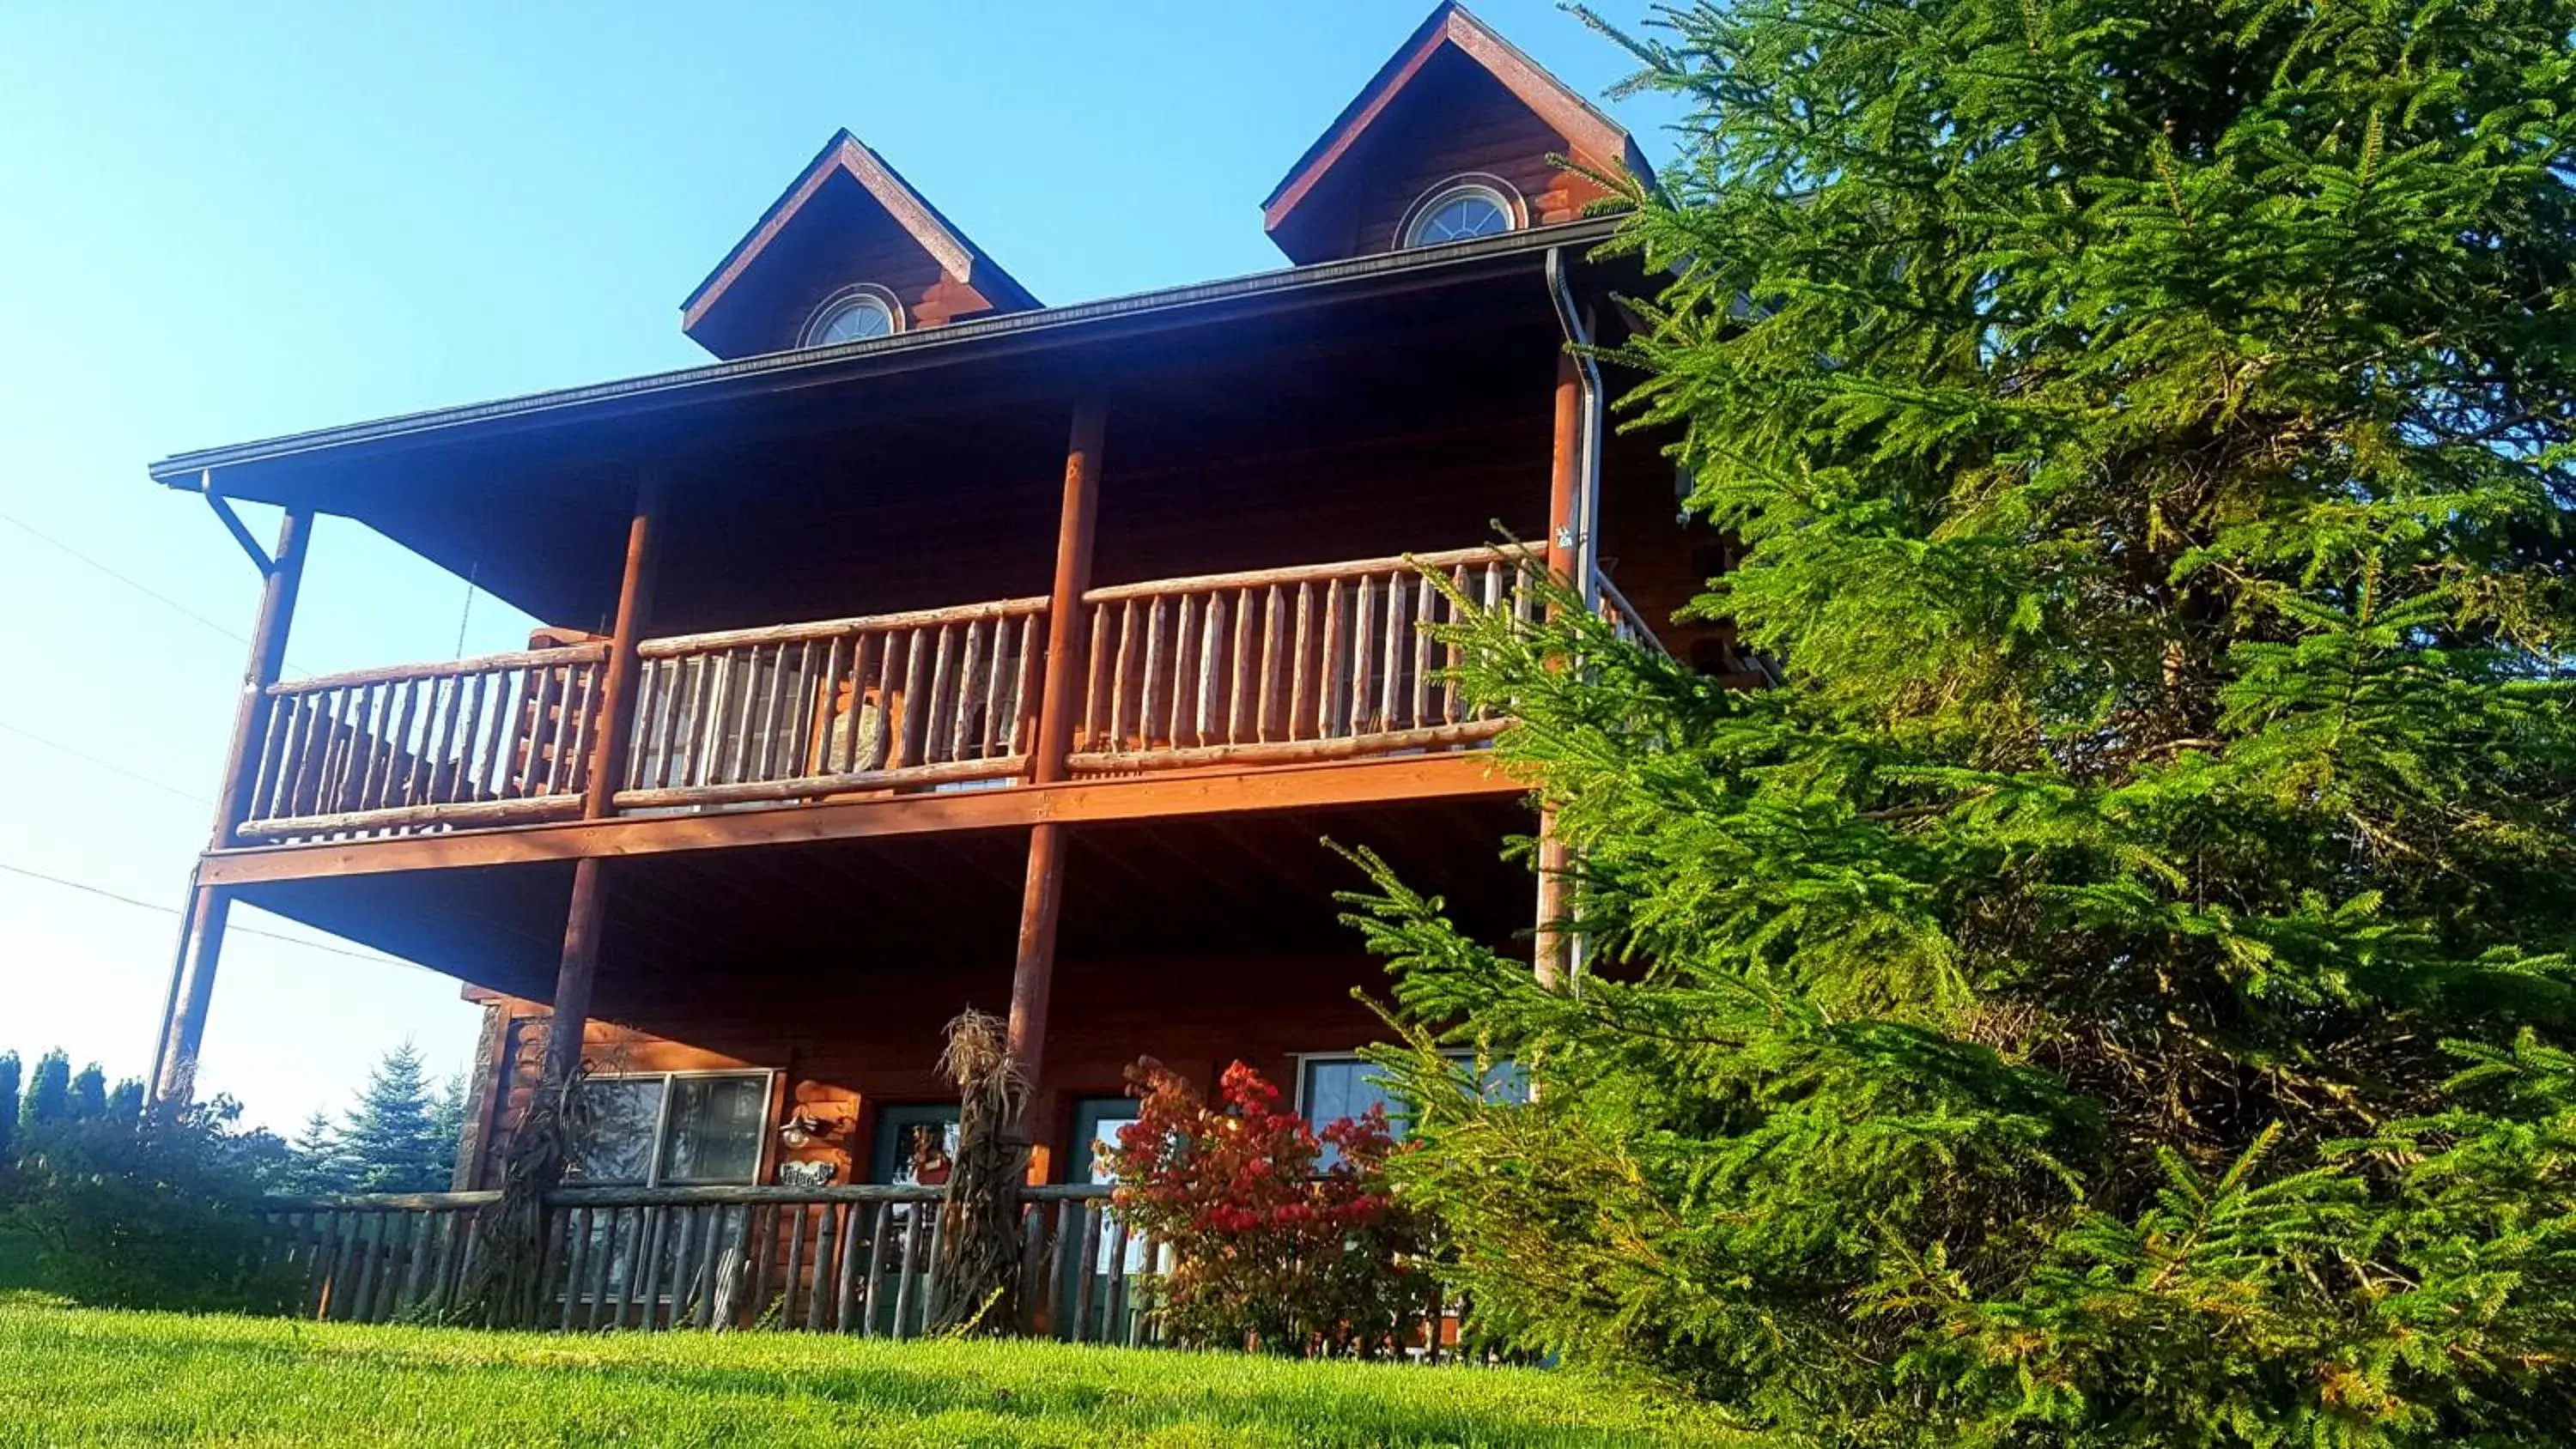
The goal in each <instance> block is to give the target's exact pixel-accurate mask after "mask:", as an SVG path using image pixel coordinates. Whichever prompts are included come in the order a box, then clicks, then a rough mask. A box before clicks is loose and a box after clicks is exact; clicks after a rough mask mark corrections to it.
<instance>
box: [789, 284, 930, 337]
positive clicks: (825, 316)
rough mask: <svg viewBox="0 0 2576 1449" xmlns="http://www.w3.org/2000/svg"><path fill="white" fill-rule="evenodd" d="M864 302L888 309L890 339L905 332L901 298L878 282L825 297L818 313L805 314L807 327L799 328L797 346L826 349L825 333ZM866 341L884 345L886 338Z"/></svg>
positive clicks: (887, 327)
mask: <svg viewBox="0 0 2576 1449" xmlns="http://www.w3.org/2000/svg"><path fill="white" fill-rule="evenodd" d="M861 298H865V299H866V300H868V301H871V302H874V303H876V304H877V305H878V306H880V307H883V308H884V309H885V314H886V336H887V337H892V336H895V335H896V334H898V333H900V332H902V331H903V330H904V326H905V321H904V315H903V301H902V299H901V298H898V297H897V296H895V294H894V293H892V292H890V291H888V290H886V289H885V288H883V287H880V286H878V285H877V284H876V283H874V282H855V283H852V284H851V285H849V286H846V287H843V288H841V289H840V290H838V291H836V292H834V293H832V295H830V296H828V297H825V298H824V299H823V300H822V301H820V302H818V303H816V304H814V310H813V311H811V312H808V313H806V314H805V325H804V326H803V327H800V328H798V329H797V331H796V345H797V346H799V347H821V346H824V345H825V343H824V341H823V329H824V328H826V327H828V326H830V325H831V324H832V322H833V320H834V319H835V318H836V317H838V316H839V314H840V313H841V312H842V311H843V310H844V309H846V308H847V307H848V306H849V305H850V304H851V303H853V302H856V301H859V300H860V299H861ZM863 340H865V341H869V342H881V341H883V340H884V338H877V337H870V338H866V339H863ZM829 345H831V346H834V347H848V346H851V345H853V344H850V343H846V342H835V343H832V344H829Z"/></svg>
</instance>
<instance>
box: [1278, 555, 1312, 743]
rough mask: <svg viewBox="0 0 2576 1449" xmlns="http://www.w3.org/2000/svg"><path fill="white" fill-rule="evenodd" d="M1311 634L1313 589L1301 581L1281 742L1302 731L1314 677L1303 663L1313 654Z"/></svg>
mask: <svg viewBox="0 0 2576 1449" xmlns="http://www.w3.org/2000/svg"><path fill="white" fill-rule="evenodd" d="M1314 634H1315V586H1314V585H1313V584H1311V583H1307V582H1304V581H1302V580H1301V581H1300V582H1299V583H1298V585H1297V634H1296V645H1295V652H1294V653H1292V654H1290V655H1289V657H1288V718H1287V720H1286V722H1285V723H1284V725H1283V727H1282V728H1281V729H1280V731H1279V733H1280V737H1281V738H1283V739H1291V740H1293V739H1296V738H1298V735H1299V732H1300V731H1301V730H1302V729H1303V728H1304V727H1305V723H1306V718H1307V713H1306V704H1307V701H1308V700H1309V699H1310V698H1311V697H1312V693H1311V691H1312V689H1313V675H1312V673H1311V672H1310V671H1309V668H1308V665H1307V663H1306V661H1307V659H1308V658H1309V657H1310V656H1311V655H1312V654H1313V652H1314V649H1313V646H1314V642H1315V641H1314Z"/></svg>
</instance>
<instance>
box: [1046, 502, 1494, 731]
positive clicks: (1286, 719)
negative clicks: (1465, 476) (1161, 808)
mask: <svg viewBox="0 0 2576 1449" xmlns="http://www.w3.org/2000/svg"><path fill="white" fill-rule="evenodd" d="M1519 567H1520V566H1519V564H1518V563H1517V561H1516V560H1515V558H1514V557H1513V556H1512V555H1509V554H1506V553H1504V552H1502V551H1500V550H1497V549H1490V548H1477V549H1459V550H1453V551H1450V552H1447V553H1433V554H1420V555H1416V556H1414V557H1412V558H1410V559H1406V558H1383V559H1364V560H1360V561H1358V562H1354V563H1341V564H1329V565H1325V566H1323V567H1319V568H1298V569H1267V570H1262V571H1260V572H1255V573H1237V574H1214V575H1210V576H1207V577H1204V578H1195V579H1169V580H1165V581H1162V582H1159V583H1150V584H1131V585H1126V586H1122V587H1118V588H1108V589H1094V590H1092V591H1091V592H1090V593H1088V594H1086V595H1084V596H1083V607H1084V608H1085V609H1086V610H1087V611H1088V612H1089V614H1090V620H1089V635H1090V641H1091V649H1090V654H1089V663H1088V676H1089V677H1088V680H1087V687H1086V690H1085V693H1084V699H1085V701H1086V704H1085V708H1084V710H1083V719H1082V726H1081V729H1080V731H1079V733H1078V736H1077V739H1076V742H1075V752H1074V754H1073V757H1072V760H1071V764H1072V766H1073V768H1075V769H1077V770H1133V769H1151V768H1170V767H1185V766H1192V765H1214V764H1233V763H1247V762H1256V761H1260V762H1272V763H1276V762H1281V761H1288V760H1310V759H1330V758H1336V757H1341V756H1348V755H1358V754H1371V753H1384V752H1391V751H1398V750H1416V749H1425V748H1431V747H1436V746H1444V745H1460V744H1470V743H1474V742H1476V741H1478V740H1481V739H1484V738H1486V737H1488V736H1490V735H1492V734H1493V733H1494V732H1495V731H1496V730H1498V729H1500V728H1501V724H1502V722H1501V721H1500V720H1496V719H1493V718H1491V717H1488V716H1485V715H1483V714H1480V713H1478V712H1477V711H1476V710H1475V709H1473V708H1472V707H1471V706H1469V705H1468V704H1467V702H1466V701H1465V700H1464V699H1463V698H1462V697H1461V696H1460V695H1459V693H1458V691H1457V690H1456V689H1455V688H1454V687H1452V686H1451V685H1450V684H1449V682H1448V681H1447V680H1446V679H1445V678H1443V677H1442V671H1443V670H1445V669H1446V668H1447V667H1448V666H1450V665H1452V664H1454V663H1455V662H1456V661H1455V659H1454V657H1453V651H1451V650H1449V649H1447V648H1445V647H1444V646H1441V645H1439V644H1437V643H1435V642H1434V641H1433V640H1432V638H1431V635H1430V633H1429V632H1428V631H1427V628H1426V626H1430V625H1436V624H1443V623H1448V622H1450V621H1451V620H1453V619H1454V618H1455V617H1456V616H1457V606H1456V604H1455V602H1454V601H1453V599H1452V596H1451V595H1450V594H1449V593H1447V592H1444V591H1443V590H1442V589H1440V588H1439V587H1438V586H1437V585H1436V584H1435V583H1434V582H1433V580H1434V579H1435V578H1445V579H1446V580H1447V581H1448V583H1449V585H1450V587H1451V588H1452V589H1455V590H1456V591H1457V594H1458V595H1459V596H1461V597H1464V598H1467V599H1471V600H1474V601H1475V602H1476V603H1478V604H1480V605H1482V606H1483V607H1486V608H1496V607H1511V608H1514V609H1515V610H1521V609H1525V608H1526V605H1527V600H1528V598H1529V595H1528V594H1527V592H1526V591H1524V590H1522V589H1521V588H1519V587H1518V579H1519V574H1518V571H1519Z"/></svg>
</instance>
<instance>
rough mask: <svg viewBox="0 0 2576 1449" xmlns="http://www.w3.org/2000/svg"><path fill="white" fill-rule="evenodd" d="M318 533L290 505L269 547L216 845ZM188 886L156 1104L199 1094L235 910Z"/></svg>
mask: <svg viewBox="0 0 2576 1449" xmlns="http://www.w3.org/2000/svg"><path fill="white" fill-rule="evenodd" d="M312 537H313V510H312V509H310V508H290V509H288V510H286V516H285V517H284V518H283V519H281V520H280V521H279V522H278V525H277V546H276V548H274V549H273V550H271V551H270V554H269V561H268V578H267V582H266V583H265V584H263V585H262V587H261V589H260V595H259V618H258V621H257V622H256V623H255V624H254V625H253V626H252V628H251V643H250V658H249V661H248V663H247V665H246V666H245V667H244V669H243V671H242V687H241V701H240V704H239V705H238V706H237V707H236V708H235V710H234V712H233V740H232V753H231V755H230V756H229V757H227V761H226V765H225V771H224V790H223V795H222V796H221V798H220V799H218V800H217V802H216V805H215V830H214V839H213V841H212V842H211V843H210V844H209V845H208V847H207V848H208V849H210V850H222V849H224V848H225V847H227V846H229V845H231V844H232V843H233V832H234V831H235V830H236V829H237V828H238V827H239V826H240V825H241V822H242V820H243V818H244V816H245V815H246V813H247V812H248V810H249V808H250V795H251V787H252V784H253V782H254V781H255V779H256V777H257V775H258V771H259V754H260V751H259V746H258V745H257V743H255V742H254V740H253V738H252V737H253V734H254V733H255V732H256V731H257V730H258V729H259V728H260V724H261V722H262V721H263V720H264V719H265V718H266V710H267V705H268V687H269V686H270V685H272V684H275V683H276V682H277V676H278V672H279V671H280V670H281V669H283V668H285V666H286V636H287V633H288V631H289V630H290V629H291V628H292V627H293V625H294V622H295V599H296V595H297V594H298V593H299V592H300V591H301V590H302V588H303V585H304V554H305V550H306V548H307V546H308V545H309V544H310V543H311V542H312ZM190 890H191V892H192V896H191V899H190V901H189V903H188V909H187V911H186V912H185V913H184V914H185V925H184V926H183V928H182V930H181V932H180V940H179V954H178V960H177V961H176V962H174V963H173V965H172V968H171V975H170V997H169V1001H168V1003H167V1005H166V1006H165V1007H164V1008H163V1010H162V1020H161V1041H160V1047H159V1050H158V1051H156V1052H155V1053H154V1060H153V1064H152V1100H153V1103H154V1104H155V1105H156V1107H159V1106H166V1107H173V1108H175V1107H181V1106H185V1105H186V1104H187V1103H188V1101H189V1100H190V1099H191V1098H192V1097H194V1096H195V1095H196V1086H197V1054H198V1051H199V1050H200V1049H201V1048H202V1047H203V1046H204V1045H205V1037H206V1013H207V1010H208V1008H209V1007H211V1006H212V1004H213V1001H214V993H215V967H216V965H217V963H218V961H219V960H220V959H221V957H222V955H223V949H224V926H225V923H226V922H227V921H228V920H229V918H230V917H231V914H232V898H231V897H230V896H229V895H228V894H226V893H225V892H224V891H223V890H222V889H221V888H220V887H214V886H198V885H195V884H194V883H193V881H192V883H191V885H190Z"/></svg>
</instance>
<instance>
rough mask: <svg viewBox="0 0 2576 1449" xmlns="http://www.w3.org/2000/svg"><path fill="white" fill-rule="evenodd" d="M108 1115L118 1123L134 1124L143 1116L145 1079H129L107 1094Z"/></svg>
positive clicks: (119, 1083)
mask: <svg viewBox="0 0 2576 1449" xmlns="http://www.w3.org/2000/svg"><path fill="white" fill-rule="evenodd" d="M107 1115H108V1117H109V1118H110V1119H111V1120H114V1121H118V1122H132V1121H134V1120H135V1119H137V1118H139V1117H141V1116H142V1115H143V1079H142V1078H141V1077H127V1078H125V1079H124V1080H123V1081H120V1082H118V1083H117V1084H116V1090H114V1091H112V1092H109V1093H108V1094H107Z"/></svg>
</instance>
